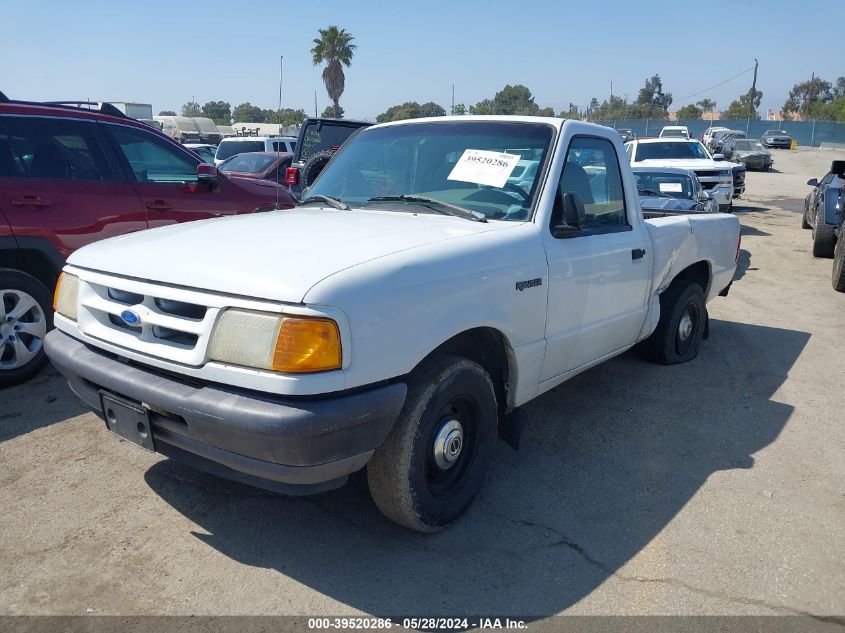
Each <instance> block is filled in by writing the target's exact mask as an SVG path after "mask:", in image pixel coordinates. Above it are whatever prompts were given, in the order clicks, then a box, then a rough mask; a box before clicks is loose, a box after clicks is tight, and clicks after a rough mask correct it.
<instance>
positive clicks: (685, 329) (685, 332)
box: [678, 311, 692, 341]
mask: <svg viewBox="0 0 845 633" xmlns="http://www.w3.org/2000/svg"><path fill="white" fill-rule="evenodd" d="M690 334H692V317H691V316H690V314H689V311H687V312H684V316H682V317H681V321H680V323H678V337H679V338H680V339H681V340H682V341H685V340H687V339H688V338H689V336H690Z"/></svg>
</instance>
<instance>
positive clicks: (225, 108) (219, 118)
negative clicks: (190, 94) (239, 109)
mask: <svg viewBox="0 0 845 633" xmlns="http://www.w3.org/2000/svg"><path fill="white" fill-rule="evenodd" d="M202 116H204V117H208V118H209V119H212V120H214V122H215V123H216V124H217V125H229V122H230V121H229V120H230V119H231V118H232V106H231V105H229V102H228V101H209V102H208V103H206V104H205V105H204V106H203V107H202Z"/></svg>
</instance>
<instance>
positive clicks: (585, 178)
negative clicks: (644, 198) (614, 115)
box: [558, 136, 627, 229]
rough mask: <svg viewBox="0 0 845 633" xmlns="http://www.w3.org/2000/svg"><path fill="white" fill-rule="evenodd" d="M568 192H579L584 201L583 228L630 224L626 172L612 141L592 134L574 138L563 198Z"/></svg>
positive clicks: (562, 186)
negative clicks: (626, 205)
mask: <svg viewBox="0 0 845 633" xmlns="http://www.w3.org/2000/svg"><path fill="white" fill-rule="evenodd" d="M564 193H575V194H577V195H578V197H579V198H580V199H581V202H583V203H584V210H585V212H586V219H585V220H584V224H583V225H582V228H585V229H590V228H593V229H595V228H604V227H611V226H625V225H627V216H626V214H625V196H624V189H623V188H622V172H621V171H620V169H619V161H618V160H617V158H616V152H615V151H614V149H613V145H612V144H611V143H610V142H609V141H607V140H605V139H600V138H592V137H588V136H576V137H575V138H573V139H572V142H571V143H570V144H569V150H568V151H567V153H566V161H565V162H564V165H563V172H562V174H561V177H560V183H559V184H558V196H559V199H562V198H563V194H564Z"/></svg>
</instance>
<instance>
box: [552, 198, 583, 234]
mask: <svg viewBox="0 0 845 633" xmlns="http://www.w3.org/2000/svg"><path fill="white" fill-rule="evenodd" d="M562 206H563V221H564V222H565V224H558V225H556V226H553V227H552V235H554V236H555V237H557V238H566V237H574V236H576V235H579V234H580V232H581V225H582V224H583V223H584V219H585V218H586V217H587V213H586V211H585V209H584V202H583V201H582V200H581V197H580V196H579V195H578V194H577V193H572V192H571V191H567V192H566V193H565V194H563V200H562Z"/></svg>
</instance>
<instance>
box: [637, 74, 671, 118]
mask: <svg viewBox="0 0 845 633" xmlns="http://www.w3.org/2000/svg"><path fill="white" fill-rule="evenodd" d="M637 105H638V106H641V108H642V109H641V112H644V113H646V114H647V116H665V115H666V114H667V112H668V110H669V106H670V105H672V93H671V92H663V81H662V80H661V79H660V75H653V76H652V77H651V78H650V79H646V81H645V84H644V85H643V87H642V88H640V93H639V95H638V96H637Z"/></svg>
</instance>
